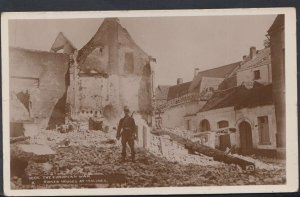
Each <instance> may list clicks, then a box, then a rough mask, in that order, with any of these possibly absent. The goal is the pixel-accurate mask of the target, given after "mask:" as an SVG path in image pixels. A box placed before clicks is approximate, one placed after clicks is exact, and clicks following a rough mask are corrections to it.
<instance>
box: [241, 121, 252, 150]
mask: <svg viewBox="0 0 300 197" xmlns="http://www.w3.org/2000/svg"><path fill="white" fill-rule="evenodd" d="M239 131H240V151H241V154H244V155H249V154H251V153H252V152H253V143H252V130H251V125H250V124H249V123H248V122H246V121H243V122H241V123H240V124H239Z"/></svg>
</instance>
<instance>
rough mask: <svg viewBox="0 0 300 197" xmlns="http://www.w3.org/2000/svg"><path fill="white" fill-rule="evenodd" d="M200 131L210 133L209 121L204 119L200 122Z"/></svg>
mask: <svg viewBox="0 0 300 197" xmlns="http://www.w3.org/2000/svg"><path fill="white" fill-rule="evenodd" d="M199 127H200V131H201V132H204V131H210V124H209V122H208V120H206V119H204V120H202V121H201V122H200V125H199Z"/></svg>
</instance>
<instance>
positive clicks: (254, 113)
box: [236, 105, 277, 149]
mask: <svg viewBox="0 0 300 197" xmlns="http://www.w3.org/2000/svg"><path fill="white" fill-rule="evenodd" d="M259 116H268V124H269V137H270V142H271V144H270V145H260V144H259V131H258V122H257V117H259ZM236 120H237V122H236V127H237V128H238V125H239V123H240V122H242V121H243V120H247V121H248V122H249V123H250V124H251V128H252V141H253V148H257V149H275V148H276V132H277V128H276V117H275V108H274V105H267V106H261V107H256V108H251V109H249V108H244V109H241V110H237V111H236ZM237 131H238V129H237ZM236 137H237V139H239V137H240V136H239V132H237V136H236ZM237 142H239V140H237ZM238 145H239V144H238Z"/></svg>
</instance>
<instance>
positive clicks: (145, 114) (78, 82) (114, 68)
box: [67, 19, 154, 122]
mask: <svg viewBox="0 0 300 197" xmlns="http://www.w3.org/2000/svg"><path fill="white" fill-rule="evenodd" d="M153 63H154V62H152V58H151V57H150V56H148V55H147V54H146V53H145V52H144V51H143V50H142V49H140V47H139V46H137V45H136V44H135V42H134V41H133V40H132V38H131V37H130V35H129V33H128V32H127V30H126V29H125V28H123V27H122V26H121V25H120V23H119V21H118V19H105V20H104V22H103V23H102V25H101V26H100V28H99V29H98V31H97V32H96V34H95V35H94V36H93V37H92V39H91V40H90V41H89V42H88V43H87V44H86V45H85V46H84V47H83V48H82V49H80V50H79V51H78V55H77V54H76V53H75V54H74V65H72V69H71V72H70V87H69V88H68V99H67V100H68V105H69V106H70V109H71V117H72V118H73V119H83V116H82V114H85V117H86V116H94V115H95V113H97V114H99V113H101V116H102V115H103V116H104V117H106V118H109V119H111V121H112V122H117V120H118V119H119V118H120V117H121V116H122V112H123V107H124V106H125V105H127V106H129V108H130V110H131V111H135V112H137V113H139V114H141V115H142V118H143V119H145V120H148V119H149V120H151V118H149V116H151V112H152V92H153V88H152V87H153V84H152V81H153V70H152V64H153ZM82 75H84V77H83V76H82ZM96 76H97V77H96Z"/></svg>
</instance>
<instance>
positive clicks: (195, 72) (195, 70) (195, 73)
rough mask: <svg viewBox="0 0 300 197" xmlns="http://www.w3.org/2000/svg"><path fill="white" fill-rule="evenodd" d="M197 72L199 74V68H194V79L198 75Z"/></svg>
mask: <svg viewBox="0 0 300 197" xmlns="http://www.w3.org/2000/svg"><path fill="white" fill-rule="evenodd" d="M198 72H199V68H195V69H194V77H196V76H197V75H198Z"/></svg>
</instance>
